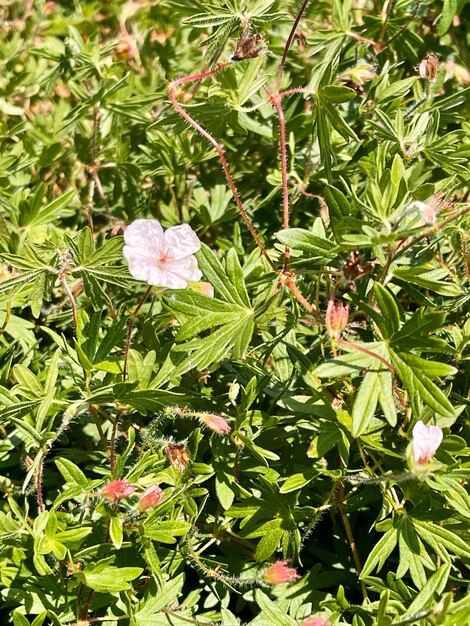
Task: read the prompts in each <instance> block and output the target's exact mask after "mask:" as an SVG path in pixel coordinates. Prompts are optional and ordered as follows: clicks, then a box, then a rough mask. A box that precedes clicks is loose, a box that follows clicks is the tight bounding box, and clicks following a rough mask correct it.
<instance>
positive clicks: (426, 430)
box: [411, 420, 443, 465]
mask: <svg viewBox="0 0 470 626" xmlns="http://www.w3.org/2000/svg"><path fill="white" fill-rule="evenodd" d="M442 437H443V433H442V430H441V429H440V428H439V426H431V425H429V426H426V424H424V423H423V422H422V421H421V420H419V422H416V424H415V425H414V428H413V438H412V440H411V448H412V451H413V460H414V462H415V463H418V465H423V464H424V463H427V462H428V461H430V460H431V459H432V457H433V456H434V453H435V452H436V450H437V449H438V448H439V446H440V445H441V443H442Z"/></svg>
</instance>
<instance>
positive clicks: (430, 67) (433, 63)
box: [418, 52, 439, 81]
mask: <svg viewBox="0 0 470 626" xmlns="http://www.w3.org/2000/svg"><path fill="white" fill-rule="evenodd" d="M438 69H439V59H438V58H437V56H436V55H435V54H434V52H430V53H429V54H427V55H426V56H425V57H424V59H423V60H422V61H421V63H420V64H419V66H418V72H419V75H420V76H421V78H424V79H425V80H428V81H433V80H434V79H435V78H436V75H437V70H438Z"/></svg>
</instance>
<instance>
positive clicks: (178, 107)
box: [168, 63, 277, 272]
mask: <svg viewBox="0 0 470 626" xmlns="http://www.w3.org/2000/svg"><path fill="white" fill-rule="evenodd" d="M226 65H227V64H226V63H224V64H222V65H219V66H218V67H217V68H215V69H214V70H212V71H210V72H203V73H201V74H197V75H196V74H195V75H194V76H186V77H184V78H180V79H179V81H175V82H173V83H170V85H169V87H168V95H169V96H170V100H171V103H172V104H173V106H174V108H175V109H176V111H178V113H179V114H180V115H181V117H183V118H184V119H185V120H186V121H187V122H188V124H190V125H191V126H192V127H193V128H194V129H195V130H196V131H197V132H198V133H199V134H200V135H202V136H203V137H205V138H206V139H207V141H208V142H209V143H210V144H211V145H212V146H214V148H215V149H216V151H217V154H218V155H219V159H220V163H221V164H222V168H223V170H224V174H225V178H226V179H227V182H228V184H229V187H230V190H231V192H232V195H233V197H234V199H235V202H236V204H237V207H238V209H239V211H240V213H241V215H242V217H243V220H244V222H245V224H246V225H247V227H248V230H249V231H250V233H251V236H252V237H253V239H254V240H255V242H256V245H257V246H258V248H259V249H260V251H261V254H262V255H263V256H264V258H265V259H266V260H267V261H268V263H269V265H270V266H271V267H272V269H273V270H274V271H275V272H277V268H276V266H275V264H274V262H273V261H272V259H271V257H270V256H269V254H268V253H267V250H266V248H265V247H264V244H263V242H262V241H261V239H260V238H259V235H258V233H257V232H256V229H255V227H254V226H253V222H252V221H251V219H250V217H249V215H248V213H247V212H246V211H245V207H244V206H243V203H242V201H241V198H240V196H239V194H238V191H237V188H236V187H235V183H234V181H233V178H232V175H231V173H230V170H229V168H228V165H227V159H226V158H225V154H224V151H223V150H222V147H221V145H220V144H219V142H218V141H217V140H216V139H215V138H214V137H213V136H212V135H211V134H210V133H208V132H207V130H205V129H204V128H203V127H202V126H201V125H200V124H199V123H198V122H196V120H195V119H194V118H193V117H191V115H189V113H188V112H187V111H186V110H185V109H183V107H182V106H181V105H180V104H179V102H178V101H177V99H176V95H175V85H178V84H181V83H188V82H192V81H193V80H198V79H199V78H205V77H206V76H211V75H212V74H214V73H215V72H216V71H219V70H220V69H222V68H223V67H225V66H226Z"/></svg>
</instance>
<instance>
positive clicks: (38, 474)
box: [36, 452, 45, 513]
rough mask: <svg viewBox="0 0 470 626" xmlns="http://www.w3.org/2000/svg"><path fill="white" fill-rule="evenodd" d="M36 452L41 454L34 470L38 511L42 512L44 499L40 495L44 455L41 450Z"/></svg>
mask: <svg viewBox="0 0 470 626" xmlns="http://www.w3.org/2000/svg"><path fill="white" fill-rule="evenodd" d="M38 454H40V455H41V458H40V459H39V462H38V469H37V471H36V496H37V499H38V509H39V513H43V512H44V511H45V506H44V499H43V497H42V474H43V470H44V455H43V454H42V452H39V453H38Z"/></svg>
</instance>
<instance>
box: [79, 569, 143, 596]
mask: <svg viewBox="0 0 470 626" xmlns="http://www.w3.org/2000/svg"><path fill="white" fill-rule="evenodd" d="M142 572H143V569H142V568H141V567H113V566H108V567H106V568H105V569H103V570H101V571H98V572H96V571H94V570H92V569H91V568H90V569H88V568H86V569H84V570H83V572H78V573H77V574H76V576H77V578H78V579H79V580H81V581H83V583H84V584H85V585H86V586H87V587H90V589H94V590H95V591H100V592H103V593H118V592H120V591H126V589H131V585H130V584H129V582H130V581H131V580H135V579H136V578H137V577H138V576H140V575H141V574H142Z"/></svg>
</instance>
